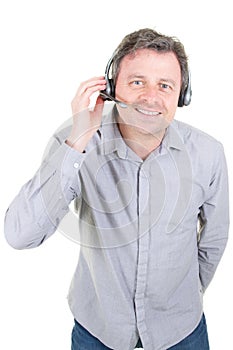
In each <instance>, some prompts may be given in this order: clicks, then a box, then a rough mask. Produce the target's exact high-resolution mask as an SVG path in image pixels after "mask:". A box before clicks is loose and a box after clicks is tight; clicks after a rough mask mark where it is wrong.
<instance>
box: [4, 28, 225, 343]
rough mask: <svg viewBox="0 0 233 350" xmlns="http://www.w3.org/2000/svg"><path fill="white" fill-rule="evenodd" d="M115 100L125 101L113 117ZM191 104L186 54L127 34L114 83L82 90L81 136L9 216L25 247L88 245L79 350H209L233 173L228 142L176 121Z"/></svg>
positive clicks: (62, 141) (81, 274) (56, 147)
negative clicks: (207, 299)
mask: <svg viewBox="0 0 233 350" xmlns="http://www.w3.org/2000/svg"><path fill="white" fill-rule="evenodd" d="M110 69H111V70H112V77H111V78H110V77H109V74H110V73H109V72H110ZM94 93H99V96H98V98H97V101H96V105H95V107H94V109H93V110H89V109H88V106H89V104H90V98H91V96H92V95H93V94H94ZM106 98H108V99H112V100H114V101H115V102H116V104H114V106H113V108H112V109H111V110H110V112H109V113H107V115H105V113H104V112H103V108H104V104H105V103H104V99H106ZM190 100H191V82H190V76H189V72H188V63H187V57H186V54H185V51H184V48H183V46H182V44H181V43H180V42H179V41H178V40H177V39H175V38H171V37H168V36H165V35H162V34H159V33H157V32H156V31H154V30H151V29H142V30H139V31H136V32H134V33H131V34H129V35H127V36H126V37H125V38H124V39H123V41H122V42H121V43H120V45H119V47H118V48H117V50H116V51H115V53H114V55H113V57H112V58H111V60H110V61H109V63H108V65H107V68H106V74H105V77H94V78H91V79H89V80H87V81H86V82H84V83H82V84H81V85H80V87H79V89H78V91H77V94H76V96H75V98H74V100H73V101H72V111H73V125H72V127H71V128H70V127H68V128H65V129H63V130H61V131H60V132H58V133H57V134H56V135H55V138H54V143H53V146H52V148H51V151H50V152H49V154H48V155H47V157H46V158H45V160H44V162H43V163H42V165H41V167H40V169H39V170H38V172H37V173H36V174H35V176H34V177H33V179H32V180H30V181H29V182H28V183H27V184H26V185H24V187H23V188H22V189H21V191H20V193H19V195H18V196H17V197H16V198H15V200H14V201H13V203H12V204H11V206H10V207H9V209H8V211H7V215H6V226H5V227H6V230H5V232H6V238H7V240H8V242H9V243H10V244H11V245H12V246H13V247H15V248H18V249H22V248H30V247H35V246H38V245H40V244H41V243H42V242H43V241H44V240H45V239H47V238H48V237H49V236H50V235H51V234H52V233H53V232H55V230H56V229H57V227H58V225H59V224H60V226H59V227H63V231H66V232H65V233H66V234H67V235H68V236H70V237H71V236H72V238H73V239H74V240H76V241H79V242H80V245H81V247H80V256H79V264H78V267H77V270H76V272H75V275H74V278H73V280H72V283H71V287H70V293H69V305H70V308H71V311H72V313H73V315H74V318H75V325H74V328H73V332H72V349H73V350H77V349H78V350H84V349H116V350H127V349H128V350H130V349H134V347H143V348H144V349H145V350H159V349H176V350H179V349H186V350H188V349H190V350H191V349H193V350H194V349H195V350H196V349H202V350H206V349H209V344H208V335H207V328H206V323H205V317H204V314H203V307H202V298H203V293H204V291H205V290H206V288H207V287H208V285H209V283H210V281H211V279H212V277H213V275H214V273H215V270H216V268H217V265H218V263H219V261H220V259H221V256H222V254H223V251H224V248H225V246H226V242H227V233H228V221H229V220H228V187H227V170H226V163H225V158H224V152H223V148H222V145H221V144H220V143H219V142H218V141H216V140H215V139H213V138H212V137H211V136H208V135H207V134H205V133H203V132H201V131H199V130H196V129H194V128H193V127H191V126H188V125H186V124H184V123H181V122H178V121H176V120H174V116H175V112H176V108H177V106H180V107H182V106H184V105H188V104H189V103H190ZM74 199H75V208H76V216H77V217H78V220H77V221H74V224H72V225H70V226H69V228H68V226H67V225H68V224H67V219H66V218H67V215H68V214H69V207H68V205H69V204H70V203H71V201H72V200H74ZM72 218H73V217H72ZM62 219H63V220H62ZM72 220H73V219H72ZM64 222H65V224H64ZM62 225H63V226H62ZM72 230H73V231H72Z"/></svg>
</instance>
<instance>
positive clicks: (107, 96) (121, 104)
mask: <svg viewBox="0 0 233 350" xmlns="http://www.w3.org/2000/svg"><path fill="white" fill-rule="evenodd" d="M100 96H101V97H103V98H104V100H106V99H108V100H111V101H114V102H116V103H117V104H118V105H119V106H120V107H121V108H127V107H128V106H127V104H126V103H124V102H122V101H119V100H117V99H116V98H115V97H113V96H111V95H109V94H108V93H107V92H106V91H100Z"/></svg>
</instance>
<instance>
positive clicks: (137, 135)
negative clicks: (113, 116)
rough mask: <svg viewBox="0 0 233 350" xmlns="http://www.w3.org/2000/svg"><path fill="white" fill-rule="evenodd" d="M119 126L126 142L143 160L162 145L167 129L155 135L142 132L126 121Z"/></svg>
mask: <svg viewBox="0 0 233 350" xmlns="http://www.w3.org/2000/svg"><path fill="white" fill-rule="evenodd" d="M118 127H119V130H120V132H121V135H122V137H123V139H124V141H125V143H126V144H127V145H128V146H129V147H130V148H131V149H132V150H133V151H134V152H135V153H136V154H137V155H138V156H139V157H140V158H141V159H143V160H145V159H146V158H147V157H148V156H149V154H150V153H151V152H153V151H154V150H155V149H156V148H158V147H159V146H160V144H161V142H162V139H163V137H164V134H165V130H161V131H159V132H158V133H156V134H154V135H151V134H149V133H142V132H140V130H139V129H137V128H136V127H132V126H129V125H127V124H124V123H119V124H118Z"/></svg>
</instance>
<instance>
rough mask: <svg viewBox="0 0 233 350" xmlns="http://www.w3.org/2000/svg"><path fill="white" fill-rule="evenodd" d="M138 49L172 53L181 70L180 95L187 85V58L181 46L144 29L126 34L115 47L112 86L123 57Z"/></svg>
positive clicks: (167, 37) (177, 41) (170, 38)
mask: <svg viewBox="0 0 233 350" xmlns="http://www.w3.org/2000/svg"><path fill="white" fill-rule="evenodd" d="M138 49H152V50H155V51H157V52H173V53H174V54H175V55H176V57H177V60H178V62H179V64H180V69H181V79H182V85H181V93H183V92H184V91H185V90H186V87H187V85H188V76H189V72H188V57H187V55H186V53H185V50H184V46H183V44H182V43H181V42H180V41H179V40H178V39H177V38H176V37H170V36H166V35H163V34H160V33H158V32H156V31H155V30H153V29H149V28H145V29H140V30H138V31H135V32H133V33H131V34H128V35H126V36H125V37H124V39H123V40H122V41H121V43H120V44H119V46H118V47H117V49H116V51H115V53H114V56H113V61H112V78H113V81H114V84H115V83H116V80H117V76H118V73H119V69H120V64H121V60H122V59H123V57H124V56H126V55H129V54H134V53H135V52H136V51H137V50H138Z"/></svg>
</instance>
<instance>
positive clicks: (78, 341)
mask: <svg viewBox="0 0 233 350" xmlns="http://www.w3.org/2000/svg"><path fill="white" fill-rule="evenodd" d="M136 348H142V344H141V341H140V339H139V341H138V343H137V345H136ZM71 350H113V349H110V348H108V347H107V346H106V345H104V344H103V343H101V342H100V341H99V340H98V339H97V338H95V337H94V336H93V335H91V334H90V333H89V332H88V331H87V330H86V329H85V328H84V327H82V326H81V325H80V324H79V323H78V322H77V321H76V320H75V325H74V328H73V331H72V347H71ZM122 350H124V349H122ZM167 350H209V341H208V333H207V327H206V320H205V316H204V314H203V316H202V319H201V321H200V323H199V325H198V326H197V328H196V329H195V330H194V331H193V332H192V333H191V334H190V335H189V336H187V337H186V338H185V339H183V340H182V341H181V342H180V343H178V344H176V345H174V346H172V347H171V348H169V349H167Z"/></svg>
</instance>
